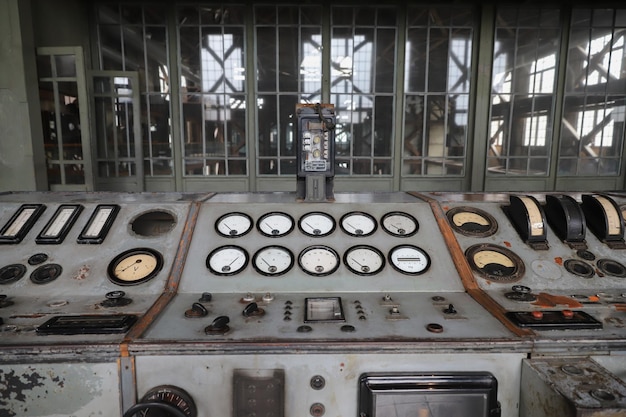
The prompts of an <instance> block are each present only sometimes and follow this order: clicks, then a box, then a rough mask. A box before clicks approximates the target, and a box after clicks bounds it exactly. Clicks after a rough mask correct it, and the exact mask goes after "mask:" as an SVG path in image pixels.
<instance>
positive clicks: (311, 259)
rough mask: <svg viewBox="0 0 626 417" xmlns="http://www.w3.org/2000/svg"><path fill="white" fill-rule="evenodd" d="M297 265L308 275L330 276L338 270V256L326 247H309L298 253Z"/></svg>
mask: <svg viewBox="0 0 626 417" xmlns="http://www.w3.org/2000/svg"><path fill="white" fill-rule="evenodd" d="M298 264H300V268H302V270H303V271H304V272H306V273H307V274H310V275H316V276H324V275H330V274H332V273H333V272H335V271H336V270H337V268H339V254H337V252H335V250H334V249H332V248H329V247H328V246H321V245H320V246H309V247H308V248H306V249H304V250H303V251H302V252H300V256H299V257H298Z"/></svg>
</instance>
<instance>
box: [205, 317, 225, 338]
mask: <svg viewBox="0 0 626 417" xmlns="http://www.w3.org/2000/svg"><path fill="white" fill-rule="evenodd" d="M229 322H230V318H228V316H219V317H216V318H215V320H213V322H212V323H211V324H209V325H208V326H207V327H205V328H204V332H205V333H207V334H211V333H219V334H224V333H226V332H227V331H228V330H230V327H228V323H229Z"/></svg>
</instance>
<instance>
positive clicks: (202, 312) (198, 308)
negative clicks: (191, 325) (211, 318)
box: [185, 303, 209, 317]
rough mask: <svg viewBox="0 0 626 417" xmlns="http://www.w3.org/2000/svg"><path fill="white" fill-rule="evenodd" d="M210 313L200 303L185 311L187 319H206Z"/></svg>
mask: <svg viewBox="0 0 626 417" xmlns="http://www.w3.org/2000/svg"><path fill="white" fill-rule="evenodd" d="M208 314H209V311H208V310H207V309H206V307H205V306H203V305H202V304H200V303H193V304H192V305H191V308H190V309H189V310H187V311H185V317H205V316H207V315H208Z"/></svg>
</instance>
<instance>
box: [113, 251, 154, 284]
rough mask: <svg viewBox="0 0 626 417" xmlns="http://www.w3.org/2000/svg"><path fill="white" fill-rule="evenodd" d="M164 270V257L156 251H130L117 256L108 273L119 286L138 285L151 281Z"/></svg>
mask: <svg viewBox="0 0 626 417" xmlns="http://www.w3.org/2000/svg"><path fill="white" fill-rule="evenodd" d="M161 268H163V256H162V255H161V254H160V253H159V252H157V251H155V250H154V249H148V248H137V249H130V250H127V251H125V252H122V253H120V254H119V255H117V256H116V257H115V258H113V260H112V261H111V263H109V268H108V270H107V272H108V273H109V279H110V280H111V281H112V282H114V283H115V284H118V285H137V284H141V283H143V282H146V281H149V280H151V279H152V278H154V277H155V276H157V274H158V273H159V272H160V271H161Z"/></svg>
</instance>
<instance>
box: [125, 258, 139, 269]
mask: <svg viewBox="0 0 626 417" xmlns="http://www.w3.org/2000/svg"><path fill="white" fill-rule="evenodd" d="M140 263H141V259H137V260H136V261H135V262H133V263H132V264H130V265H128V266H127V267H126V268H123V269H122V272H124V271H126V270H127V269H128V268H131V267H133V266H135V264H140Z"/></svg>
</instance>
